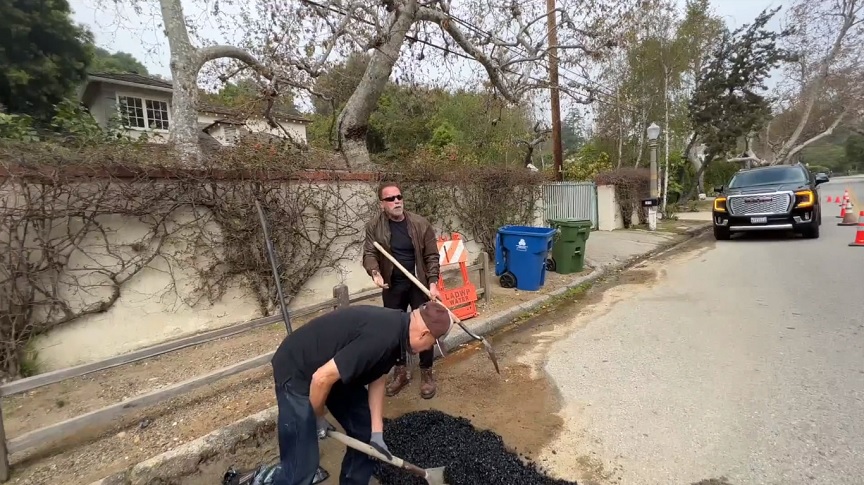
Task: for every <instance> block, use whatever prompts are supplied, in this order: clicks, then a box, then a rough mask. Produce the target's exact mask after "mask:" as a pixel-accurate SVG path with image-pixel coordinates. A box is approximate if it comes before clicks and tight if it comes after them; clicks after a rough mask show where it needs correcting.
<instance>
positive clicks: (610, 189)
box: [597, 185, 639, 231]
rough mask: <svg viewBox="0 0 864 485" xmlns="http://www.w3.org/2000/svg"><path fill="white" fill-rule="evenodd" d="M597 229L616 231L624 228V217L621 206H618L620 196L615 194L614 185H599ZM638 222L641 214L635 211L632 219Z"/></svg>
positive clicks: (635, 222)
mask: <svg viewBox="0 0 864 485" xmlns="http://www.w3.org/2000/svg"><path fill="white" fill-rule="evenodd" d="M597 215H598V219H597V229H598V230H600V231H614V230H615V229H623V228H624V219H623V218H622V217H621V208H620V207H618V198H617V196H616V195H615V186H614V185H598V186H597ZM630 220H631V221H632V222H633V223H634V224H638V222H639V215H638V214H637V212H636V211H633V217H632V219H630Z"/></svg>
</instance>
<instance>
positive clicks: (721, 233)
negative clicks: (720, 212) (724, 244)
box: [714, 226, 732, 241]
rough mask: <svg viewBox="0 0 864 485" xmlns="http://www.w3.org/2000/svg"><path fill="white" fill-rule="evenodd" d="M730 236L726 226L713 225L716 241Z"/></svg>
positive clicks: (725, 239)
mask: <svg viewBox="0 0 864 485" xmlns="http://www.w3.org/2000/svg"><path fill="white" fill-rule="evenodd" d="M730 237H732V234H731V233H730V232H729V229H728V228H725V227H718V226H714V239H716V240H718V241H728V240H729V238H730Z"/></svg>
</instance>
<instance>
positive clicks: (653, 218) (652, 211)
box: [648, 123, 660, 231]
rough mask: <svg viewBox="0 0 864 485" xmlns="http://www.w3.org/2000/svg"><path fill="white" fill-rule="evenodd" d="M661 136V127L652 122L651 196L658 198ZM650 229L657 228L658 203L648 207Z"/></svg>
mask: <svg viewBox="0 0 864 485" xmlns="http://www.w3.org/2000/svg"><path fill="white" fill-rule="evenodd" d="M658 137H660V127H659V126H657V124H656V123H651V126H649V127H648V148H649V149H650V150H651V169H650V170H651V198H652V199H654V200H657V195H658V194H657V192H658V191H657V138H658ZM648 230H649V231H656V230H657V205H656V204H652V205H651V207H649V208H648Z"/></svg>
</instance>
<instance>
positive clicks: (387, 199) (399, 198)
mask: <svg viewBox="0 0 864 485" xmlns="http://www.w3.org/2000/svg"><path fill="white" fill-rule="evenodd" d="M381 200H384V201H387V202H393V201H394V200H402V195H394V196H391V197H384V198H383V199H381Z"/></svg>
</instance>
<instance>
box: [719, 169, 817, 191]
mask: <svg viewBox="0 0 864 485" xmlns="http://www.w3.org/2000/svg"><path fill="white" fill-rule="evenodd" d="M808 180H809V178H808V177H807V174H806V173H804V171H803V170H801V169H799V168H795V167H777V168H767V169H762V170H753V171H752V172H741V173H736V174H735V175H734V176H733V177H732V180H730V181H729V188H731V189H734V188H737V187H751V186H754V185H771V184H794V183H801V184H805V183H807V181H808Z"/></svg>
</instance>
